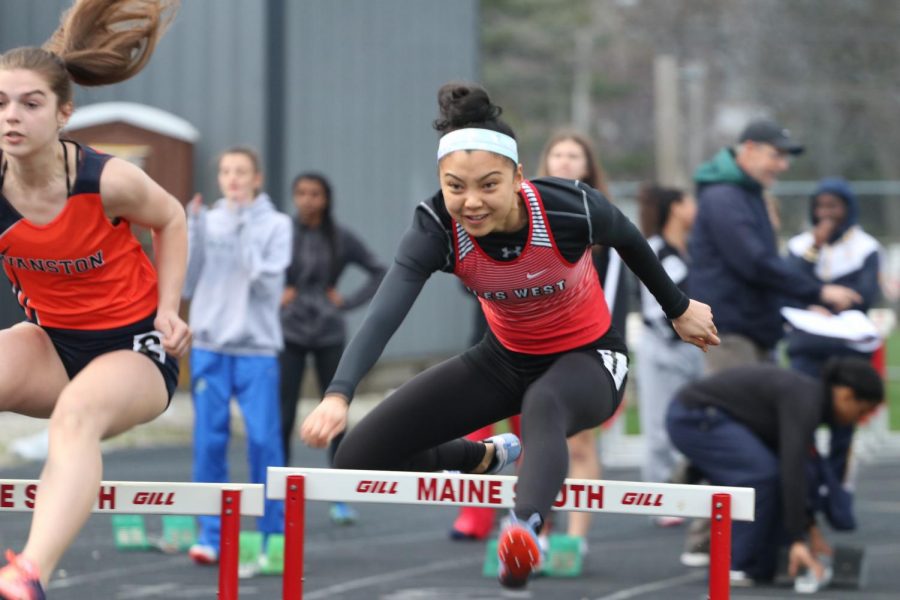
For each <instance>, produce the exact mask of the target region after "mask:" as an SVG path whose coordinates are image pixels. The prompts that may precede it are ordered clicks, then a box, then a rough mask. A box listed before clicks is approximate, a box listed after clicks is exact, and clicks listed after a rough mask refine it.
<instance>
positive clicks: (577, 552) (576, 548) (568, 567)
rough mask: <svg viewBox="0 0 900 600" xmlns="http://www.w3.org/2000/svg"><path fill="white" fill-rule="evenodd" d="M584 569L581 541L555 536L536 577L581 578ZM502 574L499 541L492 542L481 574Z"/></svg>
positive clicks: (567, 536) (493, 575) (487, 547)
mask: <svg viewBox="0 0 900 600" xmlns="http://www.w3.org/2000/svg"><path fill="white" fill-rule="evenodd" d="M583 568H584V560H583V557H582V556H581V539H580V538H577V537H574V536H570V535H561V534H555V535H551V536H550V548H549V549H548V551H547V556H546V557H545V560H544V564H543V565H542V567H541V569H540V571H539V572H538V573H536V575H538V576H541V577H553V578H557V577H579V576H580V575H581V573H582V570H583ZM499 573H500V561H499V559H498V558H497V540H490V541H489V542H488V543H487V546H486V547H485V551H484V564H483V565H482V568H481V574H482V576H484V577H491V578H496V577H497V575H499Z"/></svg>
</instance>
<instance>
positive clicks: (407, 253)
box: [325, 210, 449, 399]
mask: <svg viewBox="0 0 900 600" xmlns="http://www.w3.org/2000/svg"><path fill="white" fill-rule="evenodd" d="M420 212H421V211H419V210H417V211H416V217H415V218H414V220H413V225H412V227H410V228H409V229H408V230H407V232H406V234H405V235H404V236H403V238H402V239H401V240H400V247H399V248H398V250H397V255H396V256H395V258H394V264H393V265H391V268H390V269H389V270H388V272H387V275H385V277H384V279H383V280H382V281H381V285H379V286H378V291H377V292H375V297H374V298H373V299H372V302H371V303H370V304H369V308H368V310H367V311H366V316H365V318H364V319H363V323H362V325H361V326H360V328H359V331H357V332H356V335H354V336H353V339H352V340H350V343H349V344H348V345H347V349H346V350H344V354H343V355H342V356H341V361H340V363H339V364H338V368H337V371H336V372H335V374H334V377H333V378H332V380H331V384H330V385H329V386H328V389H327V390H326V392H325V393H326V394H330V393H338V394H343V395H345V396H346V397H347V398H348V399H352V398H353V393H354V391H355V390H356V386H357V385H359V381H360V380H361V379H362V378H363V376H365V374H366V373H368V372H369V369H371V368H372V366H373V365H374V364H375V361H377V360H378V358H379V357H380V356H381V353H382V352H384V347H385V346H386V345H387V343H388V342H389V341H390V339H391V337H392V336H393V335H394V332H396V331H397V328H398V327H400V324H401V323H402V322H403V319H404V318H406V315H407V313H409V310H410V309H411V308H412V305H413V303H414V302H415V300H416V298H417V297H418V296H419V293H420V292H421V291H422V287H423V286H424V285H425V282H426V281H427V280H428V278H429V277H430V276H431V274H432V273H433V272H435V271H437V270H440V269H441V268H442V267H444V266H445V265H446V263H447V261H448V260H449V255H448V245H447V241H446V235H442V234H441V230H440V227H438V228H432V227H431V226H430V225H429V224H428V219H430V218H431V217H430V216H429V215H427V214H426V215H425V216H422V215H420V214H419V213H420ZM444 233H445V234H446V232H444ZM442 238H443V239H442Z"/></svg>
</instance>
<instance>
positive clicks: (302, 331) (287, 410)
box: [281, 172, 385, 523]
mask: <svg viewBox="0 0 900 600" xmlns="http://www.w3.org/2000/svg"><path fill="white" fill-rule="evenodd" d="M291 190H292V192H293V198H294V206H295V207H296V209H297V217H296V218H295V219H294V243H293V250H292V255H291V264H290V266H289V267H288V270H287V281H286V287H285V289H284V295H283V296H282V299H281V323H282V330H283V333H284V350H283V351H282V353H281V373H282V378H281V439H282V444H283V446H284V456H285V464H289V463H290V457H291V437H292V436H291V434H292V432H293V430H294V421H295V418H296V412H297V398H298V396H299V394H300V384H301V382H302V381H303V372H304V370H305V368H306V358H307V356H309V355H312V358H313V361H314V364H315V369H316V377H317V379H318V383H319V391H320V393H321V394H322V395H323V396H324V395H325V390H326V388H327V387H328V384H329V383H331V378H332V377H333V376H334V371H335V369H337V365H338V361H339V360H340V358H341V352H342V351H343V350H344V338H345V336H346V327H347V326H346V323H345V320H344V313H346V312H347V311H350V310H352V309H354V308H356V307H358V306H360V305H362V304H364V303H366V302H368V301H369V300H370V299H371V298H372V296H373V295H374V294H375V290H376V289H378V284H379V283H381V279H382V278H383V277H384V272H385V268H384V267H383V266H382V265H381V263H379V262H378V260H377V259H376V258H375V256H374V255H373V254H372V253H371V252H370V251H369V249H368V248H367V247H366V246H365V244H364V243H363V242H362V240H360V239H359V237H357V236H356V235H355V234H354V233H353V232H351V231H350V230H349V229H347V228H345V227H343V226H341V225H338V224H337V223H335V222H334V217H333V215H332V212H333V208H334V204H333V199H332V193H331V184H330V183H329V181H328V179H327V178H326V177H325V176H324V175H321V174H319V173H311V172H310V173H301V174H300V175H297V177H295V178H294V182H293V184H292V185H291ZM351 264H355V265H357V266H359V267H360V268H362V269H363V270H364V271H366V273H368V276H369V277H368V280H367V281H366V282H365V283H364V284H363V285H361V286H360V287H359V288H358V289H357V290H355V291H354V292H353V293H352V294H349V295H347V296H342V295H341V294H340V293H339V292H338V291H337V289H336V286H337V283H338V280H339V279H340V277H341V275H342V274H343V273H344V270H345V269H346V268H347V266H348V265H351ZM340 439H341V436H336V437H335V438H334V439H333V440H331V444H330V446H329V449H328V456H329V461H331V460H333V458H334V452H335V450H336V449H337V446H338V444H339V443H340ZM331 518H332V520H333V521H334V522H336V523H352V522H353V521H354V520H355V519H356V514H355V511H354V510H353V509H351V508H350V507H349V506H347V505H346V504H344V503H336V504H334V505H332V507H331Z"/></svg>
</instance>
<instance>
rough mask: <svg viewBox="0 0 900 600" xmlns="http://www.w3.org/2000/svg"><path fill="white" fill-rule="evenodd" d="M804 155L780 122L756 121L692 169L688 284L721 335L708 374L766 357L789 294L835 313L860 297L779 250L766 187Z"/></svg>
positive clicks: (780, 331) (709, 357)
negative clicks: (804, 268) (693, 195)
mask: <svg viewBox="0 0 900 600" xmlns="http://www.w3.org/2000/svg"><path fill="white" fill-rule="evenodd" d="M802 152H803V146H801V145H800V144H798V143H797V142H796V141H795V140H794V139H792V138H791V137H790V133H789V132H788V131H787V130H786V129H784V128H783V127H781V126H780V125H779V124H777V123H776V122H774V121H771V120H767V119H763V120H756V121H752V122H750V123H749V124H748V125H747V127H746V128H745V129H744V131H743V133H741V135H740V138H739V140H738V144H737V146H735V147H734V148H730V147H729V148H723V149H722V150H720V151H719V152H718V153H717V154H716V155H715V156H713V158H712V159H711V160H710V161H709V162H707V163H705V164H703V165H701V166H700V167H699V168H698V169H697V171H696V173H695V174H694V181H695V182H696V184H697V203H698V211H697V219H696V222H695V223H694V229H693V231H692V233H691V238H690V241H689V244H688V254H689V255H690V256H691V260H692V264H691V271H690V274H689V276H688V289H689V290H690V293H691V295H692V296H693V297H695V298H697V299H698V300H700V301H701V302H704V303H706V304H708V305H709V306H710V307H712V310H713V315H715V319H716V326H717V327H718V330H719V334H720V338H721V340H722V344H721V346H719V347H718V348H713V349H712V350H711V351H710V352H709V353H708V354H707V355H706V357H705V360H706V365H705V366H706V371H707V372H708V373H713V372H717V371H720V370H723V369H726V368H729V367H733V366H739V365H743V364H750V363H756V362H766V361H769V360H771V355H772V350H773V349H774V347H775V344H776V343H777V342H778V340H779V339H781V337H782V336H783V335H784V328H783V325H782V319H781V313H780V310H781V306H782V305H783V304H784V303H785V302H786V300H787V299H790V300H793V301H796V302H801V303H804V304H807V305H809V304H824V305H828V306H829V307H831V308H833V309H835V310H839V311H840V310H845V309H847V308H849V307H850V306H852V305H854V304H856V303H859V302H860V301H861V300H862V298H861V297H860V295H859V294H858V293H857V292H855V291H853V290H852V289H850V288H847V287H844V286H841V285H835V284H833V283H824V284H823V283H822V282H821V281H818V280H816V279H815V278H814V277H813V276H812V275H811V274H810V275H806V274H803V273H798V272H797V271H796V270H795V269H794V268H792V267H791V266H790V265H789V264H788V263H787V261H786V260H785V259H784V258H782V257H780V256H779V255H778V249H777V245H776V239H775V233H774V231H773V229H772V223H771V221H770V219H769V214H768V211H767V209H766V203H765V200H764V198H763V192H764V190H766V189H767V188H770V187H771V186H772V185H773V184H774V183H775V181H776V180H777V179H778V177H779V175H781V174H782V173H784V172H785V171H787V170H788V168H789V167H790V161H791V158H792V157H794V156H797V155H799V154H801V153H802ZM723 336H724V337H723Z"/></svg>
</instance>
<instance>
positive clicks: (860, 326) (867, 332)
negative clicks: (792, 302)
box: [781, 306, 881, 342]
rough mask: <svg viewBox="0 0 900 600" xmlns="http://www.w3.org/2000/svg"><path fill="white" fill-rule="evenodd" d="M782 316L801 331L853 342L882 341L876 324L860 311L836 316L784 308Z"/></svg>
mask: <svg viewBox="0 0 900 600" xmlns="http://www.w3.org/2000/svg"><path fill="white" fill-rule="evenodd" d="M781 315H782V316H783V317H784V318H785V319H786V320H787V322H788V323H790V324H791V325H793V326H794V327H795V328H796V329H799V330H800V331H805V332H807V333H812V334H815V335H823V336H826V337H830V338H836V339H840V340H848V341H851V342H870V341H874V340H880V339H881V336H879V335H878V330H877V329H876V328H875V324H874V323H872V321H871V320H870V319H869V317H867V316H866V315H865V313H863V312H862V311H859V310H845V311H844V312H842V313H838V314H836V315H824V314H822V313H819V312H816V311H812V310H804V309H801V308H790V307H787V306H786V307H784V308H782V309H781Z"/></svg>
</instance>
